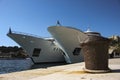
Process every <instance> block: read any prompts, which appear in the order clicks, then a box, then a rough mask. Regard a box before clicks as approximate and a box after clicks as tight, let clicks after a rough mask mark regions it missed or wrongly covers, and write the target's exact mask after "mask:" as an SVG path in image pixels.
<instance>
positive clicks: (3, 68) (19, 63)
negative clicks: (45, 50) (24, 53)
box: [0, 58, 66, 74]
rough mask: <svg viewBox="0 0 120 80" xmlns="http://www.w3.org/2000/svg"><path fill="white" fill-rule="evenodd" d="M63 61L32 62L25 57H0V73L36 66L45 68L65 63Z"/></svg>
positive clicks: (34, 67)
mask: <svg viewBox="0 0 120 80" xmlns="http://www.w3.org/2000/svg"><path fill="white" fill-rule="evenodd" d="M65 64H66V63H64V62H58V63H40V64H33V62H32V60H31V59H30V58H26V59H0V74H5V73H11V72H18V71H24V70H29V69H36V68H47V67H52V66H58V65H65Z"/></svg>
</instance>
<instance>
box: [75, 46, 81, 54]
mask: <svg viewBox="0 0 120 80" xmlns="http://www.w3.org/2000/svg"><path fill="white" fill-rule="evenodd" d="M80 51H81V48H79V47H77V48H75V49H74V51H73V55H80Z"/></svg>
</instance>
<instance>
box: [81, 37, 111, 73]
mask: <svg viewBox="0 0 120 80" xmlns="http://www.w3.org/2000/svg"><path fill="white" fill-rule="evenodd" d="M109 43H110V40H109V39H107V38H104V37H102V36H98V35H97V36H96V35H88V38H87V39H86V40H85V41H84V42H83V43H81V47H82V50H83V55H84V61H85V71H87V72H108V71H110V69H109V68H108V48H109Z"/></svg>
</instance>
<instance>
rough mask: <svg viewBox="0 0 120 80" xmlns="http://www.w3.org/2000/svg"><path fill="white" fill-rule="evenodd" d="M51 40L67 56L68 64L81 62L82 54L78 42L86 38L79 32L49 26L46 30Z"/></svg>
mask: <svg viewBox="0 0 120 80" xmlns="http://www.w3.org/2000/svg"><path fill="white" fill-rule="evenodd" d="M48 31H49V32H50V33H51V35H52V36H53V38H55V39H56V41H57V42H58V43H59V45H60V46H61V49H62V50H63V51H64V53H65V54H66V55H67V56H68V57H67V59H66V60H68V62H69V63H76V62H81V61H83V54H82V51H81V50H80V49H81V47H80V42H81V41H83V40H85V39H86V38H87V36H86V35H85V34H84V33H83V32H82V31H80V30H78V29H75V28H71V27H63V26H51V27H49V28H48Z"/></svg>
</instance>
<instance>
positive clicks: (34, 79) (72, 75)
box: [0, 58, 120, 80]
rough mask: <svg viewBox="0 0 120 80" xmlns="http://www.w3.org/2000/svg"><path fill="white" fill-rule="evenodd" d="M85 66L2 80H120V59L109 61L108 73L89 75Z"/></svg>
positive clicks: (35, 71)
mask: <svg viewBox="0 0 120 80" xmlns="http://www.w3.org/2000/svg"><path fill="white" fill-rule="evenodd" d="M84 67H85V64H84V62H82V63H75V64H68V65H62V66H55V67H48V68H40V69H33V70H26V71H21V72H13V73H8V74H1V75H0V80H119V79H120V58H116V59H109V68H110V69H111V72H108V73H87V72H85V71H84Z"/></svg>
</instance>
